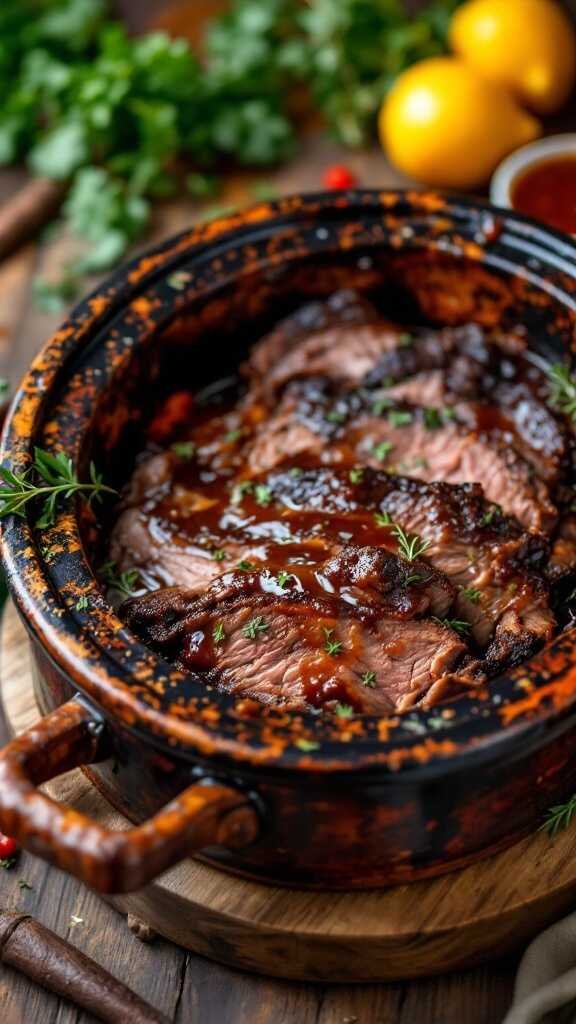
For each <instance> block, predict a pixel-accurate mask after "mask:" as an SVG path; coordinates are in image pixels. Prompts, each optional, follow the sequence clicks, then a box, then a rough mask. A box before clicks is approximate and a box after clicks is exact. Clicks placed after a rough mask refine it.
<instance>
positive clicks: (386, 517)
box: [374, 512, 392, 526]
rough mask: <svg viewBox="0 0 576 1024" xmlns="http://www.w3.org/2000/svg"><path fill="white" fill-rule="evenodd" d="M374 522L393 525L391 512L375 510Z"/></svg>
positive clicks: (381, 524) (378, 524) (380, 524)
mask: <svg viewBox="0 0 576 1024" xmlns="http://www.w3.org/2000/svg"><path fill="white" fill-rule="evenodd" d="M374 522H375V523H376V526H392V518H391V516H390V513H389V512H375V513H374Z"/></svg>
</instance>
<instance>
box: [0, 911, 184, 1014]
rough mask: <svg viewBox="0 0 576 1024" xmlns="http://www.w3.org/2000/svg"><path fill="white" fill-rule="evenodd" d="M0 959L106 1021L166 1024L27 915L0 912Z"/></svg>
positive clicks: (143, 1004)
mask: <svg viewBox="0 0 576 1024" xmlns="http://www.w3.org/2000/svg"><path fill="white" fill-rule="evenodd" d="M0 961H2V963H5V964H8V965H9V966H10V967H14V968H16V970H18V971H21V973H22V974H25V975H26V977H27V978H30V979H31V980H32V981H35V982H36V983H37V984H38V985H42V987H43V988H47V989H48V990H49V991H50V992H55V993H56V994H57V995H59V996H64V997H65V998H66V999H69V1000H70V1001H71V1002H72V1003H74V1005H75V1006H77V1007H80V1008H82V1009H83V1010H87V1011H88V1012H89V1013H91V1014H93V1016H94V1017H97V1018H98V1019H99V1020H103V1021H107V1022H108V1024H168V1018H167V1017H165V1016H164V1015H163V1014H161V1013H158V1011H157V1010H154V1009H153V1008H152V1007H151V1006H149V1004H148V1003H145V1002H144V1001H143V1000H142V999H140V997H139V996H137V995H136V993H135V992H132V991H131V989H129V988H127V987H126V986H125V985H123V984H122V982H120V981H117V980H116V978H113V977H112V975H111V974H108V971H105V970H104V969H103V968H102V967H100V965H99V964H97V963H96V962H95V961H94V960H91V959H90V957H88V956H85V955H84V953H81V952H80V951H79V950H78V949H75V948H74V946H71V945H70V943H69V942H65V940H64V939H61V938H59V936H58V935H55V934H54V932H52V931H50V930H49V929H48V928H45V927H44V925H42V924H40V923H39V922H38V921H35V920H34V919H33V918H32V917H29V916H28V915H27V914H12V913H8V912H3V911H2V912H0Z"/></svg>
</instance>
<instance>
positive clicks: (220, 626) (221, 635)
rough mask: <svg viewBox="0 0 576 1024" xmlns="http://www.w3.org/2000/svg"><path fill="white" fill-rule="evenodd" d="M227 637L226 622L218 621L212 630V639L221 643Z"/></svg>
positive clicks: (216, 642)
mask: <svg viewBox="0 0 576 1024" xmlns="http://www.w3.org/2000/svg"><path fill="white" fill-rule="evenodd" d="M225 638H226V633H225V631H224V623H223V622H217V623H216V625H215V626H214V629H213V630H212V639H213V641H214V643H215V644H221V643H222V642H223V641H224V640H225Z"/></svg>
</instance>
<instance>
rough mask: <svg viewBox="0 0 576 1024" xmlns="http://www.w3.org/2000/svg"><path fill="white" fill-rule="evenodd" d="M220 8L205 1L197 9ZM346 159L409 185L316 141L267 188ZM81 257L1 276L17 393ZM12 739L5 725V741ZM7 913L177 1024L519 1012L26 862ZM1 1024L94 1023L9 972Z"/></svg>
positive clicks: (474, 977)
mask: <svg viewBox="0 0 576 1024" xmlns="http://www.w3.org/2000/svg"><path fill="white" fill-rule="evenodd" d="M221 3H222V0H202V4H200V3H199V8H198V9H200V8H202V10H203V11H204V10H210V9H213V8H214V7H216V6H220V5H221ZM118 6H119V8H120V9H121V11H122V13H123V14H124V15H125V16H127V18H128V20H129V21H130V22H131V23H132V24H133V25H134V26H135V27H137V28H138V27H140V26H141V25H142V24H143V23H144V22H145V21H146V20H147V18H148V17H149V15H150V13H151V12H155V11H156V12H157V10H158V8H159V7H162V4H159V3H158V0H120V2H119V4H118ZM342 160H345V161H346V163H347V164H348V165H349V166H350V167H351V168H352V170H354V171H355V172H356V173H357V175H358V178H359V181H360V183H361V184H362V185H365V186H367V187H370V186H377V187H386V186H393V185H401V184H405V182H404V181H403V180H402V179H401V177H400V176H399V175H397V174H396V173H395V172H394V171H393V170H391V169H390V167H389V166H388V165H387V163H386V161H385V159H384V157H383V156H382V154H381V153H380V152H377V151H374V152H373V153H369V154H361V155H354V156H350V155H348V154H343V153H342V151H341V150H339V148H338V147H337V146H335V145H334V144H333V143H331V142H329V141H327V140H326V139H323V138H320V137H316V136H311V137H309V138H308V139H306V140H304V142H303V144H302V147H301V151H300V154H299V156H298V157H297V159H296V160H295V161H294V162H293V163H292V164H291V165H290V166H288V167H285V168H283V169H282V170H280V171H279V172H277V173H275V174H274V175H261V176H260V177H261V178H264V177H265V178H266V181H270V182H271V184H272V185H273V186H274V187H275V188H276V189H277V191H278V192H281V193H288V192H295V191H301V190H307V189H308V190H315V189H319V188H320V187H321V179H322V172H323V169H324V168H325V167H327V166H328V165H329V164H330V163H332V162H334V161H340V162H341V161H342ZM253 180H254V176H253V175H252V176H248V175H246V176H245V177H244V178H236V179H234V181H232V182H231V183H230V185H229V188H228V194H227V195H226V197H224V198H223V201H224V202H228V201H231V202H243V201H248V200H249V199H250V182H251V181H253ZM22 181H23V175H22V174H21V173H20V172H12V171H4V172H2V173H0V204H1V203H2V202H3V201H4V200H5V199H7V198H8V197H9V196H10V195H11V194H12V193H13V192H14V191H15V190H16V189H17V188H18V187H19V186H20V185H21V184H22ZM197 215H198V208H197V207H195V206H194V204H193V203H192V201H190V202H186V201H184V202H178V203H171V204H166V205H164V206H163V207H162V208H161V209H160V210H158V212H157V215H156V222H155V225H154V231H153V237H152V238H151V239H150V241H152V242H153V241H155V240H157V239H159V238H162V237H165V236H167V235H169V234H171V233H173V232H175V231H179V230H181V229H182V228H184V227H185V226H186V225H187V224H189V223H190V222H191V221H192V220H193V219H194V217H195V216H197ZM74 251H75V246H74V243H73V242H72V241H71V240H70V239H69V238H57V239H55V240H51V241H48V240H44V241H42V240H39V241H37V242H36V243H34V244H31V245H29V246H27V247H25V248H24V249H22V250H21V251H20V252H18V253H17V254H16V255H15V256H13V257H12V258H11V259H9V260H8V261H5V262H4V263H3V264H2V265H1V266H0V375H4V376H6V377H8V378H9V380H10V381H11V383H12V384H13V385H14V384H16V383H17V382H18V380H19V378H20V377H21V375H22V373H23V372H24V371H25V369H26V367H27V366H28V364H29V362H30V360H31V358H32V357H33V355H34V354H35V353H36V352H37V351H38V349H39V347H40V346H41V344H42V343H43V342H44V341H45V340H46V338H48V337H49V336H50V333H51V332H52V330H53V329H54V328H55V327H56V326H57V325H58V323H59V322H60V321H61V319H62V318H63V315H64V314H63V313H56V314H50V315H48V314H46V313H42V312H39V311H38V309H37V308H35V306H34V303H33V301H32V281H33V278H34V276H35V275H36V274H40V275H46V276H48V277H50V276H56V277H57V276H58V271H59V268H60V267H61V266H62V265H63V264H64V263H65V262H66V261H67V260H68V259H70V258H71V256H72V255H73V253H74ZM5 738H6V735H5V726H4V723H3V722H2V721H1V720H0V741H2V742H4V740H5ZM24 882H25V883H27V885H26V886H24V885H22V884H21V883H24ZM28 886H29V887H28ZM0 906H2V907H3V908H5V909H8V910H19V911H24V912H27V913H30V914H33V915H34V916H35V917H36V918H38V919H39V920H40V921H41V922H42V923H44V924H45V925H47V926H48V927H49V928H52V929H53V930H54V931H56V932H57V933H58V934H59V935H61V936H63V937H65V938H67V939H69V940H71V941H72V942H73V943H74V944H75V945H77V946H78V948H80V949H81V950H83V951H84V952H85V953H87V954H88V955H89V956H91V957H93V958H94V959H95V960H97V961H98V962H99V963H100V964H102V965H103V966H104V967H105V968H107V969H108V970H109V971H110V972H111V973H112V974H114V975H116V976H117V977H119V978H121V979H122V980H123V981H124V982H125V983H126V984H127V985H129V986H131V987H132V988H133V989H134V990H135V991H136V992H138V993H139V994H140V995H141V996H143V997H144V998H145V999H147V1000H148V1001H149V1002H151V1003H152V1004H153V1005H154V1006H156V1007H158V1008H159V1009H161V1010H163V1011H164V1013H166V1014H167V1015H168V1016H169V1017H170V1018H172V1019H173V1020H174V1021H175V1022H178V1024H196V1022H198V1024H200V1022H201V1024H247V1022H251V1024H463V1022H464V1021H465V1022H466V1024H499V1022H500V1021H501V1020H502V1018H503V1016H504V1014H505V1011H506V1009H507V1007H508V1005H509V1003H510V998H511V992H512V983H513V976H514V971H515V968H516V961H515V960H510V961H507V962H499V963H495V964H492V965H490V966H486V967H483V968H478V969H476V970H472V971H467V972H465V973H459V974H453V975H451V976H447V977H439V978H435V979H430V980H422V981H413V982H409V983H401V984H395V985H362V986H353V985H346V986H342V985H333V986H325V985H313V984H296V983H288V982H279V981H274V980H271V979H267V978H262V977H255V976H250V975H246V974H241V973H239V972H237V971H233V970H230V969H228V968H224V967H221V966H219V965H218V964H215V963H211V962H209V961H207V960H205V959H202V958H201V957H199V956H195V955H193V954H191V953H188V952H186V951H184V950H182V949H179V948H176V947H175V946H172V945H170V944H169V943H167V942H164V941H160V940H157V941H156V942H154V943H152V944H149V945H148V944H146V945H145V944H143V943H142V942H140V941H139V940H138V939H137V938H135V937H134V936H133V935H132V934H131V932H130V931H129V930H128V927H127V925H126V922H125V920H124V918H123V917H121V916H120V915H119V914H117V913H116V911H114V910H112V909H111V908H110V907H109V906H107V905H106V904H105V903H104V902H102V900H100V899H99V898H98V897H97V896H95V895H94V894H93V893H91V892H89V891H88V890H87V889H85V888H84V887H83V886H81V885H80V884H79V883H78V882H76V881H75V880H73V879H71V878H68V877H67V876H66V875H64V874H62V873H61V872H60V871H57V870H55V869H53V868H50V867H48V866H47V865H46V864H44V863H43V862H42V861H39V860H37V859H35V858H34V857H31V856H29V855H27V854H23V855H22V857H21V859H20V861H19V863H18V865H17V866H16V867H15V868H14V869H13V870H12V871H2V870H0ZM334 980H335V981H337V979H334ZM0 1020H1V1021H2V1022H3V1024H48V1022H50V1024H73V1022H74V1024H91V1021H92V1018H91V1017H89V1016H87V1015H86V1014H83V1013H79V1012H78V1011H77V1010H76V1009H75V1008H74V1007H72V1006H71V1005H70V1004H67V1003H65V1002H64V1001H62V1000H60V999H58V998H56V997H55V996H52V995H50V994H48V993H46V992H44V991H42V990H40V989H37V988H35V987H34V986H32V985H31V984H30V983H29V982H28V981H27V980H26V979H25V978H23V977H22V976H20V975H17V974H16V973H14V972H12V971H11V970H9V969H7V968H4V969H3V970H2V971H1V973H0Z"/></svg>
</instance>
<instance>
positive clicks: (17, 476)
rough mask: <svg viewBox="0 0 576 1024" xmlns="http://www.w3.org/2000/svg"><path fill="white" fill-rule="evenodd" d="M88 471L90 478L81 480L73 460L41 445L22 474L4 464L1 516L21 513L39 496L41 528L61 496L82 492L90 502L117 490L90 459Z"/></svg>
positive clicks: (51, 517)
mask: <svg viewBox="0 0 576 1024" xmlns="http://www.w3.org/2000/svg"><path fill="white" fill-rule="evenodd" d="M88 472H89V476H90V480H89V481H86V482H84V483H81V482H80V481H79V480H78V477H77V476H76V472H75V470H74V467H73V465H72V459H70V458H68V456H67V455H65V454H64V452H59V453H58V454H57V455H53V454H52V453H51V452H47V451H44V450H43V449H42V448H35V449H34V462H33V463H32V465H31V466H30V467H29V468H28V469H26V470H24V472H23V473H14V472H13V471H12V470H11V469H8V468H7V467H6V466H0V480H1V481H2V483H0V517H3V516H9V515H15V516H24V515H25V509H26V506H27V505H28V503H29V502H31V501H34V500H36V499H39V500H40V501H41V502H42V514H41V516H40V518H39V519H38V521H37V523H36V526H37V527H38V528H39V529H44V528H45V527H47V526H52V525H53V523H54V520H55V518H56V506H57V504H58V500H59V499H60V498H62V499H64V500H66V499H68V498H71V497H72V495H74V494H82V495H83V496H85V497H87V500H88V503H89V504H90V503H91V502H92V501H94V499H96V500H98V499H99V498H100V497H101V495H102V494H117V493H118V492H117V491H115V490H114V488H112V487H108V486H107V485H106V484H105V483H104V482H103V480H102V475H101V474H100V473H98V472H97V470H96V467H95V466H94V463H93V462H91V463H90V467H89V471H88Z"/></svg>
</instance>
